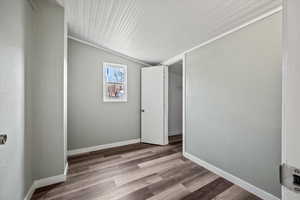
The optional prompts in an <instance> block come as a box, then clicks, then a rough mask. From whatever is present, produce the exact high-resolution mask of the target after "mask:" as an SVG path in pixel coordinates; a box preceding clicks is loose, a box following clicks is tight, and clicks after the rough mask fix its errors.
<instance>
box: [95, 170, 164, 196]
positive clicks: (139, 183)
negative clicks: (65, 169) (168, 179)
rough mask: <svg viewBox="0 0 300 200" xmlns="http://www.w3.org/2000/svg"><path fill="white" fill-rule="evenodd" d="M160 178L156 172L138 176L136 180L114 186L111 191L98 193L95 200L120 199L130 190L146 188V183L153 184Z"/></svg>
mask: <svg viewBox="0 0 300 200" xmlns="http://www.w3.org/2000/svg"><path fill="white" fill-rule="evenodd" d="M161 180H162V178H161V177H159V176H157V175H156V174H151V175H149V176H146V177H143V178H140V179H138V180H135V181H132V182H130V183H128V184H125V185H122V186H119V187H117V188H115V189H114V190H113V191H109V192H107V193H105V194H103V195H100V196H99V197H98V198H96V199H95V200H107V199H109V200H116V199H120V198H122V197H124V196H127V195H129V194H130V193H132V192H135V191H137V190H140V189H142V188H147V186H148V185H151V184H154V183H156V182H159V181H161Z"/></svg>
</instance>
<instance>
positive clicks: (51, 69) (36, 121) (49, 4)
mask: <svg viewBox="0 0 300 200" xmlns="http://www.w3.org/2000/svg"><path fill="white" fill-rule="evenodd" d="M35 3H36V6H37V8H38V9H36V10H35V11H34V14H33V23H34V30H33V38H34V39H33V43H34V45H33V52H34V53H33V55H32V57H33V60H32V65H31V69H30V70H31V73H30V74H31V77H30V79H29V80H28V81H29V84H28V87H30V90H31V91H30V93H31V96H30V101H31V103H30V104H31V107H30V110H31V116H30V123H31V130H32V135H33V137H32V143H33V145H32V154H33V176H34V179H41V178H46V177H50V176H55V175H60V174H63V172H64V167H65V154H64V152H65V150H64V144H65V141H64V139H65V137H64V116H63V115H64V104H63V103H64V97H63V94H64V90H63V83H64V79H63V78H64V71H63V69H64V31H65V30H64V9H63V8H62V7H60V6H58V5H57V4H55V3H54V1H50V0H36V1H35Z"/></svg>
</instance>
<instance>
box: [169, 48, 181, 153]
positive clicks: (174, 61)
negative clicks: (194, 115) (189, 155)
mask: <svg viewBox="0 0 300 200" xmlns="http://www.w3.org/2000/svg"><path fill="white" fill-rule="evenodd" d="M185 56H186V55H185V54H182V55H180V56H177V57H176V58H175V59H173V60H172V61H171V62H168V64H167V66H168V67H169V66H170V65H173V64H175V63H177V62H180V61H182V153H183V154H184V152H185V123H186V113H185V110H186V91H185V90H186V82H185V81H186V71H185ZM165 89H166V92H167V93H168V89H169V86H168V84H167V88H165ZM166 107H167V108H168V107H169V101H168V100H167V101H166ZM166 123H168V116H167V120H166ZM167 137H168V130H167Z"/></svg>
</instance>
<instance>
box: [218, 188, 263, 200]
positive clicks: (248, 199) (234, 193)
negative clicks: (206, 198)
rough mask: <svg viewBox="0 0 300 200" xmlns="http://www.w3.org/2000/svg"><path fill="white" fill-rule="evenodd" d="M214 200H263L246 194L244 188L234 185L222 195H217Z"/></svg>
mask: <svg viewBox="0 0 300 200" xmlns="http://www.w3.org/2000/svg"><path fill="white" fill-rule="evenodd" d="M213 200H261V199H260V198H258V197H256V196H255V195H253V194H251V193H249V192H246V191H245V190H243V189H242V188H240V187H238V186H236V185H233V186H231V187H230V188H228V189H227V190H225V191H224V192H222V193H221V194H219V195H217V196H216V197H215V198H214V199H213Z"/></svg>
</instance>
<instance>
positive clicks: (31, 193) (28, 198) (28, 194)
mask: <svg viewBox="0 0 300 200" xmlns="http://www.w3.org/2000/svg"><path fill="white" fill-rule="evenodd" d="M34 190H35V187H34V182H33V183H32V185H31V187H30V188H29V190H28V192H27V194H26V196H25V198H24V200H30V199H31V197H32V195H33V193H34Z"/></svg>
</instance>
